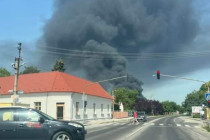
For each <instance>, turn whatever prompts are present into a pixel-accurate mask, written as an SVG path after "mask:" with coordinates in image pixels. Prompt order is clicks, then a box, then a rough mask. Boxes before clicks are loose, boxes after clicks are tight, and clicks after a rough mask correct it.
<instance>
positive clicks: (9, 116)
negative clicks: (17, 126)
mask: <svg viewBox="0 0 210 140" xmlns="http://www.w3.org/2000/svg"><path fill="white" fill-rule="evenodd" d="M2 121H14V112H13V111H12V110H8V109H5V110H0V122H2Z"/></svg>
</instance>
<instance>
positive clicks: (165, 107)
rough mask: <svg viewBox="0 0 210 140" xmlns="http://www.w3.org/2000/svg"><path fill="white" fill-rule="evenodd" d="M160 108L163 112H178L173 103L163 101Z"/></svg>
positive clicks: (176, 106)
mask: <svg viewBox="0 0 210 140" xmlns="http://www.w3.org/2000/svg"><path fill="white" fill-rule="evenodd" d="M162 106H163V111H164V112H168V113H172V112H176V111H178V105H177V104H176V103H175V102H170V101H164V102H162Z"/></svg>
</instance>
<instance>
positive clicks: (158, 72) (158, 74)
mask: <svg viewBox="0 0 210 140" xmlns="http://www.w3.org/2000/svg"><path fill="white" fill-rule="evenodd" d="M157 79H160V71H159V70H158V71H157Z"/></svg>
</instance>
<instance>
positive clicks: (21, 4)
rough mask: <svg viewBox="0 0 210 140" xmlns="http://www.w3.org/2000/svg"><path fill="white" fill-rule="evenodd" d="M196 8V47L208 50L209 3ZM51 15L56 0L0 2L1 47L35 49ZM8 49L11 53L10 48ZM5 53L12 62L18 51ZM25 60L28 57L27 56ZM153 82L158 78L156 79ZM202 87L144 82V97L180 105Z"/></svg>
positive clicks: (200, 74)
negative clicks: (22, 45) (18, 44)
mask: <svg viewBox="0 0 210 140" xmlns="http://www.w3.org/2000/svg"><path fill="white" fill-rule="evenodd" d="M193 7H194V8H195V19H198V20H199V22H200V25H201V29H202V34H200V35H198V36H197V38H196V39H195V41H194V44H195V45H200V48H199V49H202V47H203V48H207V47H208V46H209V45H210V41H209V36H210V14H209V13H210V2H209V1H208V0H202V1H200V0H195V2H194V4H193ZM52 13H53V0H0V15H1V16H0V17H1V19H0V31H1V32H0V42H1V43H0V44H4V43H5V42H13V45H12V43H10V44H11V46H12V47H16V46H15V45H16V44H15V43H16V42H19V41H21V42H24V43H25V44H27V46H29V47H31V48H27V49H28V50H30V49H33V48H34V47H35V46H36V45H35V43H36V41H37V39H39V37H40V36H41V35H42V28H43V26H44V25H45V23H46V21H47V20H48V19H49V18H50V17H51V15H52ZM2 42H3V43H2ZM0 47H1V49H2V47H5V46H3V45H1V46H0ZM4 49H5V48H4ZM7 50H10V49H9V47H8V48H7ZM3 52H4V51H3ZM6 52H8V55H9V56H10V57H12V61H13V57H14V56H15V53H16V52H14V53H13V52H9V51H6ZM23 57H26V58H29V57H28V56H27V55H25V56H23ZM30 59H31V60H32V58H29V59H27V60H25V61H27V62H29V61H30ZM5 61H6V60H5ZM5 61H4V64H3V63H0V65H3V66H4V67H6V68H8V69H10V70H11V68H10V64H11V61H8V62H5ZM165 74H169V73H165ZM208 75H210V68H205V69H201V70H197V71H194V72H191V73H188V74H184V75H183V74H180V75H178V76H183V77H190V78H195V79H200V80H203V81H209V79H210V78H209V76H208ZM151 76H152V75H151ZM154 80H156V79H155V78H154ZM201 84H202V83H197V82H191V81H183V80H178V79H167V78H161V80H159V81H157V84H156V85H154V84H153V86H150V83H149V82H145V84H144V86H143V88H144V91H143V95H145V96H146V97H147V98H148V99H155V100H160V101H164V100H172V101H175V102H177V103H179V104H181V102H183V101H184V98H185V96H186V94H187V93H190V92H192V91H193V90H197V89H199V87H200V86H201Z"/></svg>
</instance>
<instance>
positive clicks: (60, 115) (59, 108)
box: [56, 103, 64, 120]
mask: <svg viewBox="0 0 210 140" xmlns="http://www.w3.org/2000/svg"><path fill="white" fill-rule="evenodd" d="M56 117H57V119H58V120H64V103H56Z"/></svg>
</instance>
